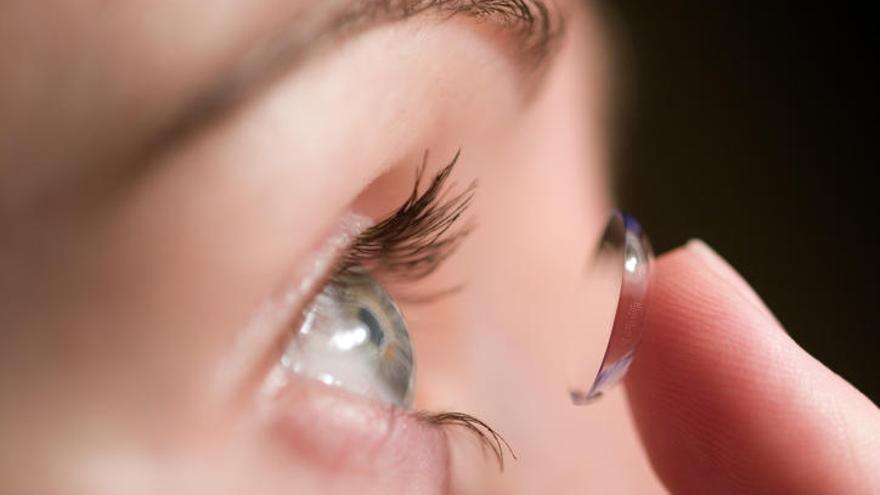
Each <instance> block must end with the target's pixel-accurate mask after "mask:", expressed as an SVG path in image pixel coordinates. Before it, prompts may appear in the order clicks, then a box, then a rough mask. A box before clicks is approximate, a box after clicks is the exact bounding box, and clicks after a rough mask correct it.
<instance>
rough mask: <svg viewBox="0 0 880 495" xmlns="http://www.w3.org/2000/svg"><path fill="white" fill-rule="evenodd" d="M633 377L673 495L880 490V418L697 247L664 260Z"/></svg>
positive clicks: (642, 424)
mask: <svg viewBox="0 0 880 495" xmlns="http://www.w3.org/2000/svg"><path fill="white" fill-rule="evenodd" d="M649 304H650V306H649V307H650V309H649V317H648V322H647V325H648V327H647V332H646V335H645V338H644V340H643V342H642V344H641V346H640V348H639V353H638V355H637V357H636V359H635V362H634V363H633V365H632V368H631V370H630V373H629V377H628V378H627V389H628V393H629V398H630V402H631V405H632V409H633V414H634V416H635V419H636V423H637V425H638V428H639V431H640V434H641V436H642V438H643V441H644V443H645V445H646V447H647V449H648V453H649V456H650V458H651V462H652V464H653V465H654V468H655V470H656V471H657V473H658V474H659V476H660V478H661V479H662V480H663V482H664V483H665V484H666V485H667V487H668V488H669V489H670V490H672V491H673V492H675V493H680V494H689V493H701V494H702V493H848V494H851V493H877V492H878V490H880V412H878V409H877V407H876V406H875V405H874V404H873V403H872V402H871V401H870V400H869V399H867V398H866V397H865V396H864V395H862V394H861V393H860V392H859V391H857V390H856V389H855V388H853V387H852V386H851V385H849V384H848V383H847V382H846V381H844V380H843V379H841V378H840V377H839V376H837V375H836V374H834V373H833V372H832V371H830V370H829V369H828V368H826V367H824V366H823V365H822V364H821V363H819V362H818V361H816V360H815V359H813V358H812V357H811V356H809V355H808V354H807V353H806V352H804V351H803V350H802V349H801V348H800V347H798V345H797V344H795V342H794V341H793V340H792V339H791V338H790V337H789V336H788V335H787V334H786V333H785V331H784V330H783V329H782V328H781V327H780V325H779V323H778V322H777V321H776V320H775V319H774V318H773V316H772V314H771V313H770V312H769V310H767V308H766V307H765V306H764V304H763V302H761V300H760V298H758V296H757V295H756V294H755V293H754V292H753V291H752V290H751V288H750V287H749V286H748V284H746V282H745V281H744V280H743V279H742V278H740V277H739V275H738V274H737V273H736V272H735V271H734V270H733V269H732V268H731V267H730V266H729V265H727V264H726V263H725V262H724V261H723V260H722V259H721V258H720V257H718V255H716V254H714V252H713V251H712V250H711V249H710V248H708V246H706V245H705V244H703V243H701V242H699V241H692V242H691V243H689V244H688V245H687V246H686V247H684V248H681V249H678V250H676V251H674V252H672V253H670V254H667V255H665V256H663V257H661V258H660V259H659V260H658V261H657V265H656V278H655V282H654V286H653V288H652V291H651V295H650V300H649Z"/></svg>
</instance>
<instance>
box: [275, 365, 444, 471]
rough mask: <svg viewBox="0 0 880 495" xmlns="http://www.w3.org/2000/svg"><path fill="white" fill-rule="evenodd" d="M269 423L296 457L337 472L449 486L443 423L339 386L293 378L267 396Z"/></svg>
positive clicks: (276, 436)
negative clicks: (408, 476) (405, 475)
mask: <svg viewBox="0 0 880 495" xmlns="http://www.w3.org/2000/svg"><path fill="white" fill-rule="evenodd" d="M262 400H265V401H266V403H265V404H264V408H263V409H264V410H265V411H266V419H267V428H268V431H269V433H270V434H271V435H272V436H273V437H275V438H276V439H277V441H279V442H281V443H282V445H283V447H284V448H285V450H287V451H288V452H289V453H290V454H291V455H292V456H293V457H295V458H297V459H298V460H305V461H308V462H311V463H313V464H315V465H316V466H318V467H320V468H323V469H327V470H331V471H334V472H338V471H342V472H352V473H371V474H376V475H380V476H381V475H389V473H391V474H390V475H392V476H393V475H394V473H395V472H397V473H408V474H412V475H415V476H419V477H423V478H424V479H422V480H421V481H423V482H427V483H428V484H427V485H424V486H445V485H446V484H447V481H448V480H447V477H448V463H449V449H448V442H447V438H446V435H445V434H444V432H443V429H442V427H441V426H440V425H439V424H433V423H431V422H429V421H425V420H424V419H423V417H422V416H421V415H419V414H415V413H410V412H406V411H404V410H402V409H399V408H395V407H391V406H387V405H383V404H380V403H378V402H377V401H374V400H371V399H369V398H365V397H361V396H358V395H355V394H351V393H349V392H346V391H345V390H342V389H340V388H338V387H332V386H327V385H324V384H322V383H320V382H316V381H313V380H308V379H301V378H297V377H292V378H291V379H290V380H289V381H287V382H286V383H285V384H283V385H282V386H280V387H279V388H277V389H276V390H275V391H274V392H273V393H272V394H271V395H269V396H264V397H263V398H262Z"/></svg>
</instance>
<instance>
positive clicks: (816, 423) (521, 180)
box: [0, 0, 880, 494]
mask: <svg viewBox="0 0 880 495" xmlns="http://www.w3.org/2000/svg"><path fill="white" fill-rule="evenodd" d="M330 4H333V2H326V5H324V3H321V4H320V5H319V4H318V3H317V2H314V3H313V2H306V1H294V2H290V1H286V2H280V1H277V2H276V1H272V0H268V1H265V2H246V3H243V2H236V1H231V0H230V1H227V2H219V3H218V2H215V3H213V4H212V7H211V8H210V9H207V8H205V5H204V3H202V2H174V3H173V4H168V5H164V6H161V7H156V6H155V5H154V4H153V3H151V2H137V1H134V2H125V3H113V4H104V3H97V2H96V3H94V4H92V3H88V2H86V3H83V2H77V3H76V4H75V5H74V4H69V3H65V2H57V5H52V6H49V5H46V4H45V2H42V3H41V4H40V6H39V7H37V6H36V5H35V4H34V3H32V2H19V3H13V4H11V5H9V6H4V7H3V8H2V10H4V11H7V12H4V14H3V15H0V41H2V43H0V72H2V73H3V74H4V77H3V78H2V79H0V131H2V132H0V135H2V136H3V138H2V140H0V227H2V235H0V273H2V276H0V328H2V333H0V363H2V364H0V438H2V439H3V440H2V443H3V448H2V451H0V452H2V453H0V492H3V493H107V494H110V493H131V492H134V493H209V492H210V493H245V492H259V493H303V494H306V493H362V494H363V493H407V494H410V493H425V494H430V493H449V492H452V493H498V494H511V493H593V492H595V493H663V492H673V493H740V492H749V493H763V492H766V493H871V492H873V491H876V490H877V489H878V487H880V474H878V473H880V413H878V410H877V407H876V406H875V405H874V404H872V403H871V402H870V400H868V399H867V398H866V397H864V396H863V395H862V394H860V393H859V392H858V391H857V390H855V389H854V388H853V387H852V386H850V385H849V384H847V383H846V382H845V381H844V380H842V379H841V378H839V377H838V376H837V375H835V374H834V373H833V372H832V371H830V370H828V369H827V368H825V367H824V366H822V365H821V364H820V363H818V362H816V361H815V360H813V359H812V358H811V357H810V356H808V355H807V354H806V353H805V352H804V351H802V350H801V349H800V348H799V347H798V346H797V345H796V344H795V343H794V342H793V341H792V340H791V339H790V338H789V337H788V336H787V335H786V333H785V332H784V330H782V328H781V327H780V325H779V323H778V322H776V320H775V319H774V318H773V317H772V314H771V313H770V311H769V310H768V309H767V308H766V307H765V306H764V305H763V303H761V301H760V299H759V297H758V296H757V295H756V294H755V293H754V292H753V291H752V290H751V289H750V288H749V287H748V285H747V284H746V282H745V281H743V280H742V279H741V278H740V277H739V276H738V275H737V274H736V273H735V272H734V271H733V269H731V268H730V267H728V266H727V265H726V264H724V263H723V262H722V261H720V258H718V257H717V256H716V255H714V254H713V253H712V252H711V251H710V250H708V249H707V248H706V247H705V246H704V245H702V244H689V245H688V246H686V247H683V248H681V249H678V250H676V251H674V252H672V253H669V254H666V255H664V256H662V257H660V259H659V260H658V263H657V283H656V289H655V290H654V292H653V293H652V298H651V302H652V304H653V307H654V308H655V309H654V311H653V313H652V315H653V316H652V317H651V319H650V320H649V321H648V322H647V325H648V334H647V337H646V340H645V342H644V344H643V346H642V348H641V349H640V352H639V354H638V358H637V359H636V361H635V363H634V365H633V368H632V370H631V373H630V377H629V378H628V381H627V386H626V387H625V388H618V389H615V390H613V391H612V392H611V393H610V394H608V395H607V396H605V397H604V398H603V399H602V400H601V401H600V402H598V403H596V404H594V405H590V406H588V407H585V408H579V407H574V406H572V405H571V403H570V402H569V401H568V396H567V394H566V390H565V389H566V387H565V379H564V378H563V376H562V375H563V372H562V371H561V369H560V368H561V367H560V363H559V361H560V359H559V354H560V352H561V351H562V350H564V348H565V343H564V342H561V341H560V339H559V334H558V329H559V328H562V327H563V326H565V325H570V324H571V321H570V320H571V317H570V314H571V312H570V308H571V307H572V305H573V304H576V301H573V300H572V298H571V295H570V294H571V291H569V290H567V289H568V288H571V287H572V286H573V285H575V284H576V283H577V281H578V276H579V273H580V272H579V270H578V268H579V267H581V266H582V265H583V263H584V260H585V258H586V257H587V256H588V253H589V252H590V250H591V248H592V246H593V245H594V244H595V242H596V239H597V237H598V235H599V232H600V231H601V228H602V224H603V221H604V219H605V217H606V214H607V211H608V209H609V208H610V207H611V206H612V205H613V198H612V197H611V196H610V193H609V188H608V185H607V183H608V175H609V171H608V165H607V164H608V157H607V155H606V148H605V142H606V135H605V132H606V131H605V127H604V122H605V117H606V112H607V111H608V109H607V108H606V107H607V99H608V95H609V91H608V89H609V88H608V87H607V85H608V80H609V78H608V77H607V73H608V63H607V60H606V57H608V56H609V55H608V54H609V53H610V51H609V49H608V47H607V46H606V45H605V43H604V41H603V40H604V39H605V38H604V36H603V34H602V24H601V21H600V20H599V19H597V17H596V16H595V15H594V13H593V12H592V11H591V9H590V7H588V6H586V5H584V4H582V3H579V2H571V3H568V2H559V4H558V5H557V7H558V8H559V9H560V15H563V16H564V17H565V19H566V29H565V32H564V34H563V35H562V37H561V38H560V39H559V43H558V45H556V46H555V48H554V50H553V52H552V54H551V56H550V57H549V58H548V59H546V60H545V61H544V62H542V64H543V65H542V66H541V68H540V69H539V70H538V71H537V73H532V72H528V71H524V70H523V68H522V65H523V61H522V60H521V57H519V56H518V55H517V47H519V46H521V45H518V44H517V43H516V42H515V41H514V40H512V36H511V35H510V34H509V33H508V32H506V31H505V29H504V28H503V27H502V26H499V25H495V24H493V23H491V22H479V21H478V20H475V19H472V18H467V17H466V16H457V17H454V18H452V19H448V20H441V19H439V18H438V16H437V15H434V14H431V13H428V14H425V15H420V16H417V17H414V18H411V19H408V20H406V21H403V22H392V23H387V22H384V23H379V24H377V25H376V26H375V27H370V28H369V29H365V30H363V31H359V32H358V33H356V34H353V35H351V36H348V37H346V38H345V40H334V41H333V42H328V43H325V44H324V45H321V46H320V47H319V48H316V52H315V53H310V54H309V56H308V57H307V58H304V59H303V62H302V63H300V64H297V66H296V67H290V70H289V71H286V72H284V73H283V74H279V75H278V77H275V78H273V79H272V80H271V81H270V82H268V83H267V84H266V85H265V86H264V87H263V90H262V91H260V92H258V93H256V94H254V95H249V96H248V97H247V98H246V99H245V100H243V101H241V102H239V103H238V105H237V107H236V110H235V111H230V112H226V113H224V114H223V115H222V116H221V117H218V118H216V119H213V120H211V121H210V122H209V123H206V124H205V125H204V126H201V127H200V128H199V129H198V132H189V133H187V134H186V135H185V136H184V137H182V138H179V139H172V140H163V141H161V143H163V146H162V147H161V150H160V151H157V152H153V151H149V152H148V151H145V150H152V148H150V147H149V146H152V145H155V144H156V143H157V142H159V141H157V140H156V139H155V138H154V136H155V134H156V131H157V130H161V129H162V126H163V123H164V122H166V121H168V120H169V118H171V117H170V116H174V115H176V114H177V113H178V111H179V109H180V108H182V107H185V103H186V102H188V101H191V96H192V95H193V94H195V93H196V92H198V91H199V90H200V88H203V87H205V86H206V85H207V83H208V82H210V81H213V80H217V79H218V78H219V77H220V75H221V74H222V73H224V71H227V69H228V68H229V67H230V66H233V65H236V63H237V62H240V61H241V60H242V59H244V58H246V57H247V54H248V53H252V51H249V50H248V47H249V46H252V45H253V43H254V40H255V39H258V38H259V36H260V35H261V33H266V32H275V31H278V30H279V29H281V27H280V26H282V25H283V24H284V23H287V22H291V20H292V19H298V18H299V17H298V16H299V14H300V13H302V12H316V11H320V10H321V9H325V8H329V7H328V6H329V5H330ZM273 30H274V31H273ZM7 75H9V76H7ZM150 143H152V144H150ZM459 149H461V150H462V155H461V160H460V163H459V165H458V166H457V167H456V170H455V175H454V181H455V182H457V183H458V184H459V185H461V184H467V183H468V182H469V181H471V180H473V179H477V180H478V181H479V190H478V193H477V196H476V200H475V204H474V205H473V206H472V208H471V209H470V210H469V212H468V216H469V217H470V218H472V219H473V220H474V224H475V225H476V229H475V230H474V231H473V233H472V234H471V235H470V236H469V237H468V239H467V240H466V242H465V243H464V244H463V245H462V247H461V249H460V250H459V251H458V252H457V253H456V254H455V255H454V256H453V257H452V258H450V259H449V260H448V262H447V263H446V264H445V265H444V266H443V267H442V269H441V270H440V271H439V272H438V273H437V274H436V275H434V276H432V277H430V278H429V279H426V280H424V281H420V282H418V283H417V284H415V285H416V287H407V288H406V291H407V292H408V291H412V292H414V293H417V292H424V291H430V290H432V289H436V288H443V287H448V286H449V285H450V284H452V285H455V284H459V283H464V285H463V287H464V288H463V289H462V290H461V291H460V292H458V293H456V294H454V295H452V296H450V297H446V298H443V299H441V300H438V301H435V302H432V303H430V304H409V305H408V304H406V303H401V304H402V306H403V310H404V313H405V314H406V316H407V320H408V323H409V327H410V332H411V334H412V339H413V341H414V345H415V353H416V359H417V360H418V367H419V371H418V379H417V386H416V395H415V403H414V407H415V408H416V409H419V410H428V411H432V410H433V411H441V410H456V411H462V412H466V413H469V414H473V415H475V416H476V417H479V418H480V419H482V420H484V421H486V422H487V423H489V424H490V425H492V426H493V427H494V428H495V429H496V430H498V431H499V432H500V433H502V434H503V435H504V436H505V438H506V439H507V440H508V441H509V442H510V444H511V445H512V446H513V448H514V450H515V451H516V453H517V454H518V457H519V460H518V461H516V462H511V459H509V458H508V462H507V463H506V465H505V470H504V472H503V473H502V472H499V470H498V469H497V466H496V465H495V464H493V461H492V460H491V459H490V458H489V457H486V456H484V455H482V454H481V451H480V448H479V446H478V444H477V443H476V441H475V440H474V438H473V437H471V436H469V435H467V434H465V433H463V432H462V431H460V430H456V429H446V430H440V429H437V428H435V427H432V426H428V425H424V424H422V423H420V422H419V421H417V420H415V419H413V418H411V417H409V416H408V415H406V414H404V413H400V412H395V413H392V414H393V415H394V416H393V417H394V418H395V421H394V422H391V423H389V417H392V416H389V412H388V410H387V409H386V408H385V407H384V406H381V405H377V404H376V403H375V401H373V400H371V399H369V398H364V397H359V396H353V395H351V394H348V393H346V392H345V391H344V390H339V389H332V388H329V387H325V386H323V385H318V384H316V383H308V382H305V381H300V382H298V383H292V384H290V385H289V387H288V388H287V389H285V390H284V391H282V393H281V394H280V395H279V396H278V397H275V398H274V399H272V400H267V399H266V398H265V397H264V396H263V395H261V393H260V390H262V388H261V387H262V385H263V383H264V381H265V378H266V375H267V373H268V370H269V368H270V367H271V364H272V363H273V360H274V359H277V343H278V341H279V339H282V338H284V335H285V327H284V325H280V327H279V328H272V329H269V330H266V329H265V328H264V329H263V330H262V331H254V330H253V328H254V326H253V325H252V322H253V320H254V315H255V313H257V312H258V310H259V308H261V307H263V306H264V305H265V304H266V302H267V301H271V300H272V299H273V297H276V296H277V294H278V293H279V292H284V291H287V290H289V289H290V288H291V287H296V286H298V285H299V284H301V282H302V279H304V278H306V277H308V276H309V275H310V274H313V270H312V267H314V260H315V257H316V253H319V252H322V247H323V246H326V245H327V242H328V239H332V238H333V234H334V232H336V231H337V228H338V225H339V221H340V218H342V217H344V216H345V215H346V214H347V213H349V212H358V213H361V214H366V215H367V216H371V217H374V218H377V219H378V218H379V217H381V216H382V215H383V214H384V213H386V212H388V211H389V210H390V209H392V208H394V207H395V206H396V205H397V204H398V203H400V202H401V201H402V199H403V197H404V196H405V194H406V190H407V188H409V187H410V186H411V182H412V177H413V174H414V169H415V166H416V165H418V163H419V162H420V160H421V157H422V155H423V153H424V152H425V150H430V160H429V165H430V170H436V169H437V168H439V167H440V166H441V165H444V164H445V163H446V161H448V160H449V159H450V158H451V157H452V156H453V155H454V154H455V152H456V151H457V150H459ZM144 156H147V157H148V158H144ZM648 227H649V228H650V226H648ZM326 276H327V274H326V273H325V274H319V278H320V277H326ZM401 292H403V289H401ZM395 295H398V294H395ZM401 295H403V294H401ZM309 297H310V293H303V294H301V295H299V296H298V297H297V298H295V299H296V300H295V301H293V304H292V307H293V308H298V307H302V305H304V304H306V303H307V302H308V300H307V299H308V298H309ZM287 332H288V334H289V328H288V329H287ZM389 424H390V426H389ZM377 425H378V426H377ZM365 452H369V455H366V454H365Z"/></svg>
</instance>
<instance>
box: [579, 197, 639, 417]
mask: <svg viewBox="0 0 880 495" xmlns="http://www.w3.org/2000/svg"><path fill="white" fill-rule="evenodd" d="M652 264H653V251H652V250H651V244H650V242H649V241H648V238H647V236H646V235H645V233H644V231H643V230H642V227H641V225H639V223H638V222H637V221H636V220H635V219H634V218H632V217H630V216H628V215H626V214H625V213H622V212H620V211H615V212H613V213H612V215H611V218H610V219H609V221H608V224H607V225H606V227H605V230H604V232H603V234H602V237H601V240H600V241H599V244H598V246H597V247H596V248H595V250H594V253H593V254H592V255H591V256H590V261H589V262H588V263H587V265H586V267H585V269H584V273H583V279H582V283H581V286H580V287H579V288H578V291H579V293H578V294H577V298H576V300H577V304H576V305H577V306H578V307H577V308H576V309H575V315H574V319H573V327H572V328H571V329H570V335H569V337H570V338H569V339H568V342H569V346H568V348H569V349H570V352H569V354H570V356H569V363H570V366H569V393H570V396H571V400H572V401H573V402H574V403H575V404H586V403H589V402H592V401H593V400H595V399H597V398H598V397H600V396H601V395H602V394H603V393H604V392H605V391H606V390H608V388H609V387H611V386H612V385H614V384H615V383H617V382H618V381H620V380H621V379H622V378H623V376H624V375H625V374H626V371H627V369H628V368H629V365H630V363H632V360H633V357H634V356H635V353H636V349H637V347H638V344H639V341H640V340H641V338H642V334H643V332H644V322H645V314H646V312H647V308H646V296H647V293H648V290H649V288H650V285H651V268H652Z"/></svg>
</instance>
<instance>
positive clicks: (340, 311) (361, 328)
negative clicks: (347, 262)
mask: <svg viewBox="0 0 880 495" xmlns="http://www.w3.org/2000/svg"><path fill="white" fill-rule="evenodd" d="M280 365H281V367H282V368H283V369H284V370H285V371H289V372H290V373H295V374H298V375H302V376H305V377H308V378H312V379H315V380H319V381H321V382H323V383H325V384H327V385H334V386H338V387H343V388H345V389H346V390H350V391H353V392H356V393H359V394H363V395H366V396H368V397H374V398H377V399H379V400H382V401H385V402H387V403H389V404H394V405H396V406H407V405H409V403H410V401H411V400H412V394H413V390H412V388H413V381H414V374H415V361H414V357H413V350H412V345H411V344H410V337H409V331H408V330H407V326H406V323H405V322H404V319H403V315H402V314H401V313H400V310H399V309H398V308H397V305H396V304H395V302H394V300H393V299H392V298H391V295H389V294H388V292H386V291H385V289H384V288H383V287H382V286H381V285H380V284H379V282H378V281H377V280H376V279H374V278H373V277H371V276H370V275H369V274H368V273H366V271H364V270H363V269H362V268H360V267H353V268H348V269H346V270H344V271H342V272H341V273H338V274H336V275H335V276H334V277H333V280H332V281H331V282H330V283H328V284H327V285H326V286H325V287H324V289H322V290H321V292H320V294H318V295H317V297H316V298H315V301H314V302H312V303H311V304H310V305H309V307H308V308H307V309H306V310H305V312H304V313H303V320H302V325H301V326H300V327H299V329H298V330H296V335H295V336H294V337H293V340H292V341H291V343H290V345H289V346H288V347H287V349H286V350H285V351H284V355H283V356H282V357H281V362H280Z"/></svg>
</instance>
